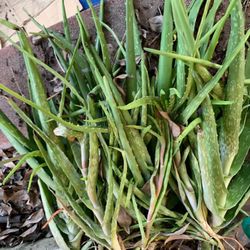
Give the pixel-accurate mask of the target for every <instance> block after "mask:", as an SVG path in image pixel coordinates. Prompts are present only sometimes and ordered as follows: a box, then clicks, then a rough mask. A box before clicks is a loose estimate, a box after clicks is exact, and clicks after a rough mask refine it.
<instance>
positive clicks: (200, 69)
mask: <svg viewBox="0 0 250 250" xmlns="http://www.w3.org/2000/svg"><path fill="white" fill-rule="evenodd" d="M195 70H196V72H197V73H198V74H199V75H200V77H201V78H202V80H203V81H204V82H205V83H207V82H209V81H210V80H211V79H212V78H213V76H212V74H211V73H210V72H209V71H208V70H207V69H206V68H205V67H204V66H202V65H201V64H196V65H195ZM211 95H212V96H214V95H215V96H216V99H218V98H221V99H223V98H224V91H223V87H222V86H221V83H219V82H218V84H217V85H216V86H215V87H214V88H213V90H212V92H211Z"/></svg>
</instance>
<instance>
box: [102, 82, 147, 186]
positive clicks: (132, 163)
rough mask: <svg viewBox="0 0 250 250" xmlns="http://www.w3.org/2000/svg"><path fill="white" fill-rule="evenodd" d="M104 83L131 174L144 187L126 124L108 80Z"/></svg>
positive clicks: (104, 89)
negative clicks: (126, 130)
mask: <svg viewBox="0 0 250 250" xmlns="http://www.w3.org/2000/svg"><path fill="white" fill-rule="evenodd" d="M103 83H104V86H103V91H105V92H106V94H105V96H106V99H107V101H108V102H109V105H110V107H111V109H112V113H113V116H114V120H115V122H116V127H117V129H118V133H119V137H120V140H121V144H122V147H123V148H124V150H125V151H126V153H127V154H128V158H127V160H128V163H129V167H130V170H131V172H132V174H133V176H134V178H135V181H136V182H138V185H142V184H143V182H144V181H143V178H142V175H141V172H140V170H139V166H138V163H137V162H136V159H135V156H134V154H133V152H132V149H131V147H130V145H129V141H128V138H127V135H126V132H125V130H124V124H123V122H122V120H121V117H120V115H119V111H118V109H117V106H116V103H115V100H114V99H113V95H112V92H111V89H110V87H109V84H108V82H107V79H106V78H105V77H104V78H103ZM105 92H104V93H105Z"/></svg>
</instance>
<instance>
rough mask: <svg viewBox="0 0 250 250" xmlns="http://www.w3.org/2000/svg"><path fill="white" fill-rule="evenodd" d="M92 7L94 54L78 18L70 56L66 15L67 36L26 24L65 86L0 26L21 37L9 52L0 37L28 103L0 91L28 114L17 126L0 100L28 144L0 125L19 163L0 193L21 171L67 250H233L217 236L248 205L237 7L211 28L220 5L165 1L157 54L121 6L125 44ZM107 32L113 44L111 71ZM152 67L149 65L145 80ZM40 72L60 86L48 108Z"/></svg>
mask: <svg viewBox="0 0 250 250" xmlns="http://www.w3.org/2000/svg"><path fill="white" fill-rule="evenodd" d="M88 2H89V5H90V9H91V12H92V17H93V20H94V23H95V28H96V33H97V38H96V43H93V42H92V41H91V39H90V36H89V32H88V30H87V28H86V25H85V23H84V21H83V19H82V16H81V14H80V13H79V12H78V13H77V15H76V19H77V22H78V25H79V30H80V35H79V38H78V40H77V42H76V44H74V43H73V42H72V38H71V34H70V29H69V24H68V22H67V18H66V13H65V8H64V7H63V17H64V21H63V23H64V35H61V34H59V33H57V32H54V31H51V30H49V29H46V28H45V27H43V26H41V25H39V24H38V23H36V21H35V20H33V21H34V22H35V23H36V24H37V25H38V26H39V27H40V29H41V31H40V32H39V34H38V35H39V36H41V37H43V39H48V40H49V43H50V44H51V46H52V47H53V50H54V54H55V57H56V58H57V60H58V63H59V64H60V66H61V68H62V69H63V73H62V74H59V73H58V72H57V71H56V70H55V69H53V68H51V67H49V66H48V65H46V64H45V63H44V62H42V61H41V60H39V59H38V58H36V57H35V55H34V54H33V52H32V46H31V45H30V42H29V39H28V37H27V34H26V32H25V30H24V29H23V28H22V27H18V26H16V25H15V24H12V23H10V22H8V21H6V20H0V23H1V25H5V26H7V27H9V28H10V29H14V30H16V32H17V34H18V37H19V44H15V43H14V42H13V41H11V39H10V38H7V37H6V36H5V35H4V34H3V33H2V32H1V33H0V35H1V36H2V37H4V38H5V39H6V38H7V39H8V40H9V41H10V42H12V43H13V46H14V47H15V48H17V49H18V50H19V51H20V52H21V53H22V55H23V58H24V61H25V65H26V70H27V74H28V79H29V82H28V87H29V98H26V97H24V96H22V95H20V94H19V93H17V92H14V91H13V90H11V89H9V88H8V87H6V86H5V85H4V83H2V84H0V89H1V90H2V91H4V92H5V93H6V94H8V95H9V96H11V97H14V98H16V99H18V100H19V101H21V102H23V103H25V104H27V106H28V107H29V108H30V112H28V113H27V112H24V111H23V110H21V109H20V108H19V106H18V105H17V104H15V102H14V101H13V98H9V100H8V102H9V104H10V105H11V106H12V108H13V110H14V112H16V113H17V114H18V115H19V116H20V118H21V119H22V120H23V121H24V122H25V123H26V124H27V127H28V135H27V136H24V135H23V134H22V133H21V132H20V131H19V130H18V128H17V127H16V126H15V125H14V124H13V123H12V122H11V121H10V120H9V119H8V118H7V116H6V115H5V114H4V113H3V112H0V129H1V130H2V132H3V133H4V134H5V135H6V137H7V138H8V139H9V141H10V142H11V144H12V145H13V146H14V147H15V149H16V150H17V151H18V152H19V154H20V155H22V156H23V157H22V158H21V160H20V161H19V163H18V164H17V165H16V167H15V168H13V169H12V171H11V172H10V173H9V174H8V175H7V176H6V178H5V180H4V183H6V182H7V181H8V179H9V178H10V177H11V176H12V175H13V174H14V173H15V171H16V170H18V168H20V166H22V164H23V163H24V162H27V163H28V164H29V166H30V167H31V168H32V169H33V174H32V176H34V175H37V176H38V177H39V188H40V192H41V198H42V201H43V206H44V210H45V213H46V217H47V220H48V224H49V227H50V230H51V232H52V234H53V236H54V238H55V240H56V242H57V244H58V246H59V247H60V248H61V249H63V250H64V249H91V248H92V247H93V248H98V249H115V250H116V249H117V250H119V249H161V248H164V247H165V248H166V249H170V247H171V245H172V244H173V242H175V241H178V240H181V241H182V242H183V241H185V242H188V241H192V242H198V243H197V247H198V246H199V247H200V249H224V248H225V246H226V245H228V244H231V243H232V242H234V243H235V241H236V240H235V239H231V238H229V237H227V236H225V235H224V234H223V232H225V231H227V232H228V231H230V228H231V227H232V225H233V223H234V222H235V219H236V218H237V215H239V214H244V213H245V212H244V211H243V210H242V208H243V206H244V205H245V203H246V202H247V200H248V198H249V196H250V181H249V175H250V163H249V162H248V161H246V160H245V158H246V157H247V154H248V151H249V146H250V115H249V84H250V49H249V44H248V40H249V36H250V30H245V23H244V13H243V9H242V3H241V1H240V0H230V1H229V4H228V7H227V10H226V12H225V14H224V16H222V17H221V19H220V20H218V21H215V17H216V13H217V11H218V9H219V7H220V5H221V3H222V2H223V1H221V0H218V1H211V0H207V1H202V0H194V1H192V2H191V4H190V5H189V6H188V7H186V5H185V4H184V1H182V0H168V1H165V3H164V8H163V24H162V32H161V42H160V48H159V49H155V48H144V47H142V45H141V44H142V43H141V34H140V29H139V26H138V24H137V21H136V17H135V10H134V6H133V1H132V0H126V1H124V4H125V5H126V16H125V17H124V19H125V20H126V22H125V23H126V39H125V40H124V41H119V39H118V37H117V35H116V34H114V32H113V31H112V30H111V29H110V28H109V27H108V26H107V25H106V24H105V23H104V21H105V20H103V19H102V16H103V15H100V17H99V15H98V14H97V13H96V12H95V9H94V7H93V6H92V4H91V2H90V1H88ZM102 6H103V1H102ZM101 9H102V8H101ZM102 11H103V10H101V14H103V13H102ZM200 13H202V14H201V15H200ZM226 22H230V23H231V30H230V37H229V40H228V44H227V48H226V53H225V58H224V60H223V62H222V63H221V64H218V63H216V62H214V61H213V60H214V56H215V53H216V47H217V45H218V43H220V37H221V34H222V31H223V28H224V25H225V24H226ZM104 30H108V31H109V32H111V33H112V35H113V36H114V38H115V40H116V42H117V53H116V54H115V56H114V57H111V55H110V54H109V50H108V44H107V42H106V39H105V35H104ZM65 55H66V56H65ZM152 58H154V59H155V58H156V59H157V60H158V63H157V64H158V67H157V69H156V70H155V71H154V72H153V73H152V70H149V65H150V61H151V59H152ZM121 61H123V62H125V63H123V65H122V66H121V64H120V62H121ZM124 65H125V66H124ZM40 67H42V68H44V69H45V70H47V71H48V72H50V73H51V74H53V75H54V76H55V77H56V78H57V79H58V80H59V81H60V82H61V84H62V91H61V92H60V94H58V95H54V96H53V97H52V98H49V99H48V96H47V91H46V87H45V86H44V81H43V79H42V77H41V74H40V71H39V68H40ZM117 78H119V79H121V80H122V84H120V83H119V84H118V83H117V81H116V79H117ZM31 181H32V180H31ZM4 183H3V184H4ZM236 244H237V247H240V248H242V246H241V245H240V243H239V242H236Z"/></svg>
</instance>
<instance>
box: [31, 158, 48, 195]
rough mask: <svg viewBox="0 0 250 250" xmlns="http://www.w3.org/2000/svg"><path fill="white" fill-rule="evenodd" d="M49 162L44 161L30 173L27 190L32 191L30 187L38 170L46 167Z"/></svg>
mask: <svg viewBox="0 0 250 250" xmlns="http://www.w3.org/2000/svg"><path fill="white" fill-rule="evenodd" d="M46 166H47V164H46V163H42V164H40V165H39V166H38V167H36V168H35V169H33V171H32V173H31V175H30V178H29V184H28V187H27V191H28V192H30V189H31V186H32V182H33V179H34V176H35V175H36V174H37V172H38V171H39V170H41V169H42V168H43V167H46Z"/></svg>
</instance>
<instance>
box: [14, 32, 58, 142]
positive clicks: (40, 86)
mask: <svg viewBox="0 0 250 250" xmlns="http://www.w3.org/2000/svg"><path fill="white" fill-rule="evenodd" d="M17 34H18V37H19V41H20V45H21V48H22V49H24V50H25V51H27V53H29V54H30V55H32V56H33V52H32V48H31V46H30V44H29V41H28V38H27V37H26V35H25V33H24V31H22V30H20V31H18V32H17ZM23 57H24V62H25V65H26V69H27V73H28V78H29V84H28V86H29V91H30V96H31V99H32V100H33V102H35V103H36V104H37V105H39V106H42V107H43V108H44V109H46V110H48V111H49V110H50V108H49V105H48V102H47V96H46V93H45V86H44V83H43V81H42V78H41V75H40V72H39V69H38V67H37V65H36V64H35V63H34V62H33V61H32V60H31V59H30V58H28V57H27V56H26V55H25V54H23ZM33 112H34V114H36V113H37V115H38V117H39V122H40V124H41V126H42V128H43V130H44V131H46V133H48V135H49V136H50V137H51V138H53V139H54V140H57V141H58V138H57V139H56V138H55V135H54V134H53V129H54V128H55V123H53V122H50V123H48V122H47V120H48V117H47V116H46V115H45V114H44V113H42V112H41V111H39V110H33ZM34 118H35V119H36V118H37V116H36V115H35V117H34ZM37 122H38V121H37Z"/></svg>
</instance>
